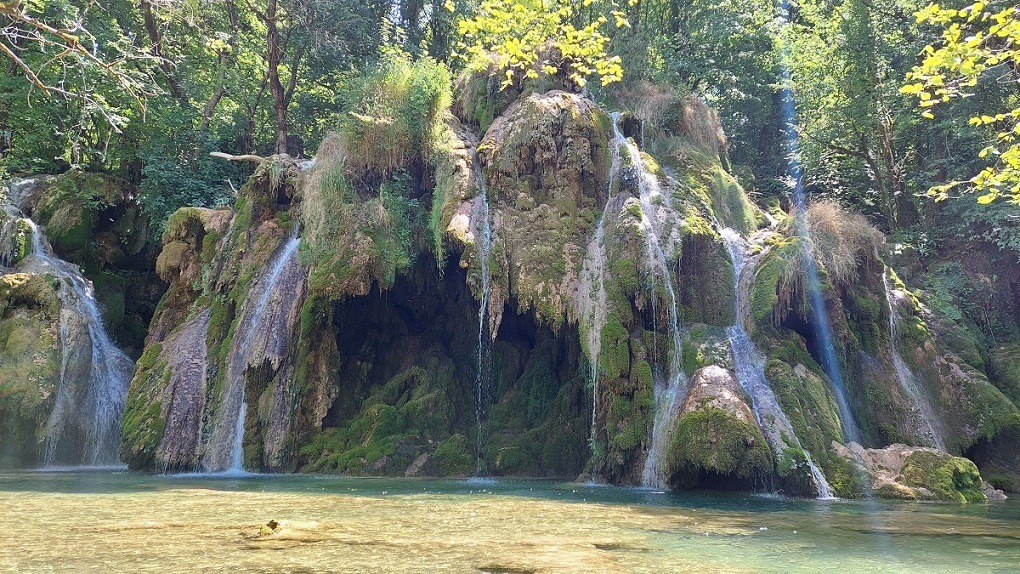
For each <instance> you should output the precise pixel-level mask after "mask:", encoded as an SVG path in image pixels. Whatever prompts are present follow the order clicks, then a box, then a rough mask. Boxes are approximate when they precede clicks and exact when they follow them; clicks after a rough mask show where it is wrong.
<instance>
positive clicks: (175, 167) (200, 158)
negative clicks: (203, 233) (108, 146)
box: [137, 107, 244, 234]
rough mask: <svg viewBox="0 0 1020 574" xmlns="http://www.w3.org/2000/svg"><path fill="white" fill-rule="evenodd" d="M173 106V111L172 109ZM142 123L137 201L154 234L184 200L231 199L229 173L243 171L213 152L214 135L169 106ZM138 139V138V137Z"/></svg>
mask: <svg viewBox="0 0 1020 574" xmlns="http://www.w3.org/2000/svg"><path fill="white" fill-rule="evenodd" d="M175 112H176V113H175ZM156 121H157V120H152V121H151V122H150V125H148V126H146V128H145V129H146V131H149V130H152V132H151V133H150V134H147V135H145V136H144V139H143V140H142V141H143V143H142V145H141V146H140V147H139V148H138V151H137V154H138V159H139V160H140V161H141V162H142V165H143V167H142V176H143V179H142V182H141V185H140V186H139V187H140V191H141V195H140V197H139V202H140V203H141V204H142V209H143V211H144V212H145V214H146V215H148V217H149V221H150V223H151V225H152V228H153V231H154V233H155V234H159V233H160V232H161V231H162V230H163V226H164V224H165V222H166V220H167V218H168V217H170V214H172V213H174V212H175V211H177V209H179V208H181V207H185V206H190V207H220V206H222V205H226V204H227V203H228V202H230V201H231V200H232V199H233V191H232V190H231V188H230V185H229V184H228V183H227V180H228V179H235V180H237V179H239V178H242V177H243V176H244V175H243V174H242V173H241V171H240V168H238V167H237V164H236V163H233V162H225V161H223V160H221V159H216V158H212V157H210V156H209V152H212V151H218V150H219V149H220V145H219V142H218V141H216V139H215V138H214V136H213V135H211V134H209V133H207V132H202V131H199V130H196V129H194V128H193V127H192V125H193V121H194V120H193V119H192V118H190V117H188V116H187V115H186V113H182V112H181V111H180V110H179V109H178V108H176V107H172V108H171V109H170V110H168V111H166V112H164V113H162V114H160V115H159V117H158V121H159V124H160V125H159V126H155V125H152V124H153V123H155V122H156ZM140 139H141V138H140Z"/></svg>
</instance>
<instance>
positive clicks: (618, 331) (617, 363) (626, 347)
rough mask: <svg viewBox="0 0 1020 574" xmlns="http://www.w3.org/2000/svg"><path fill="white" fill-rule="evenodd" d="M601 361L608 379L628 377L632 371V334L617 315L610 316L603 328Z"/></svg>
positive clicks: (603, 371)
mask: <svg viewBox="0 0 1020 574" xmlns="http://www.w3.org/2000/svg"><path fill="white" fill-rule="evenodd" d="M599 362H600V363H601V364H602V369H601V370H602V373H603V374H604V376H605V377H606V378H607V379H618V378H621V377H626V376H627V373H628V372H629V371H630V334H629V333H628V332H627V329H625V328H624V326H623V324H622V323H620V320H619V319H618V318H617V317H616V316H610V317H609V319H608V320H607V321H606V326H605V327H603V328H602V354H601V356H600V358H599Z"/></svg>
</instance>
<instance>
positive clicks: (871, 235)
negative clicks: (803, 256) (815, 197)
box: [804, 200, 883, 284]
mask: <svg viewBox="0 0 1020 574" xmlns="http://www.w3.org/2000/svg"><path fill="white" fill-rule="evenodd" d="M804 215H805V219H806V220H807V226H808V231H809V232H810V235H811V240H812V242H813V243H814V254H815V257H816V258H817V259H818V260H819V262H820V263H821V264H822V266H823V267H824V268H825V270H826V271H827V272H828V274H829V276H830V277H831V278H832V279H833V280H834V281H836V282H838V283H843V284H848V283H850V282H852V281H853V280H854V279H856V276H857V269H858V266H859V264H860V263H861V261H862V260H863V259H864V258H866V257H869V256H870V255H872V254H874V253H876V250H877V248H878V246H879V245H880V244H881V243H882V241H883V239H882V234H881V233H880V232H879V231H878V230H877V229H875V227H874V226H872V225H871V223H869V222H868V220H867V219H866V218H865V217H864V216H863V215H860V214H857V213H852V212H850V211H847V210H845V209H843V208H842V207H841V206H840V205H839V204H838V203H837V202H835V201H828V200H826V201H817V202H814V203H812V204H811V206H810V207H808V209H807V212H806V213H805V214H804Z"/></svg>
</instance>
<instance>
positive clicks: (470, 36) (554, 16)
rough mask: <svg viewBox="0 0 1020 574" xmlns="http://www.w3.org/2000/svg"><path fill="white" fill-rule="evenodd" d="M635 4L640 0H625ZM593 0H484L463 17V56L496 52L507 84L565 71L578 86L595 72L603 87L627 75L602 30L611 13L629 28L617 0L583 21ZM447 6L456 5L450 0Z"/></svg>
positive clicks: (481, 58)
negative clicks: (583, 14)
mask: <svg viewBox="0 0 1020 574" xmlns="http://www.w3.org/2000/svg"><path fill="white" fill-rule="evenodd" d="M627 1H628V4H629V5H634V4H635V3H636V0H627ZM592 3H593V0H581V1H580V2H577V1H575V0H483V2H482V3H481V5H480V6H479V8H478V11H477V12H476V13H475V15H474V17H472V18H468V19H465V20H461V22H460V24H459V32H460V35H461V40H460V42H459V45H458V51H459V56H460V57H461V58H463V59H465V60H467V62H468V63H469V64H471V63H475V62H481V61H485V59H487V58H489V57H494V58H495V59H496V63H497V64H498V65H499V66H500V67H501V68H502V69H504V70H505V72H504V73H505V76H506V77H505V78H504V80H503V87H504V88H506V87H509V86H512V85H519V84H521V83H522V82H523V81H524V80H525V79H537V78H539V77H540V76H542V75H545V76H555V75H557V74H559V73H563V74H564V75H565V76H566V78H567V79H568V80H570V81H571V82H572V83H573V84H574V85H576V86H577V87H582V88H583V87H584V86H585V85H586V84H587V82H588V80H587V78H588V76H591V75H592V74H594V75H596V76H597V77H598V78H599V80H600V82H601V84H602V85H603V86H605V85H607V84H611V83H613V82H618V81H620V80H622V79H623V68H622V67H621V65H620V57H619V56H610V55H609V53H608V51H607V48H608V45H609V37H608V36H607V35H606V34H605V33H604V32H603V29H605V28H607V27H608V26H609V18H610V17H611V18H612V19H613V22H614V24H615V26H616V27H617V28H625V27H629V26H630V24H629V22H628V20H627V15H626V13H625V12H623V11H622V10H621V9H620V6H619V4H618V3H617V2H616V0H613V1H611V2H609V5H608V7H609V10H608V16H607V15H605V14H602V15H598V16H597V17H595V18H593V19H591V21H590V22H588V23H587V24H584V25H575V22H577V21H579V20H580V12H581V9H582V8H590V7H591V6H592ZM447 6H448V7H450V6H452V4H448V5H447Z"/></svg>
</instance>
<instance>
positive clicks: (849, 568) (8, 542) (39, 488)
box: [0, 469, 1020, 574]
mask: <svg viewBox="0 0 1020 574" xmlns="http://www.w3.org/2000/svg"><path fill="white" fill-rule="evenodd" d="M270 520H276V521H279V523H280V527H279V529H278V530H277V531H276V532H275V533H274V534H272V535H268V536H265V535H262V536H260V534H259V531H260V526H262V525H264V524H266V523H267V522H268V521H270ZM0 523H2V525H3V526H2V529H0V572H175V573H180V572H493V573H497V572H498V573H513V574H521V573H527V572H535V573H538V572H599V573H614V572H638V573H642V572H648V573H652V572H654V573H661V572H741V573H744V572H777V573H779V572H782V573H787V572H840V573H841V574H842V573H850V572H932V573H936V572H937V573H940V574H942V573H946V572H954V573H957V572H959V573H962V572H976V573H977V572H980V573H996V572H1003V573H1005V572H1010V573H1015V572H1020V502H1017V501H1008V502H1005V503H996V504H974V505H967V506H960V505H941V504H915V503H872V504H868V505H865V504H863V503H860V502H853V501H816V500H806V499H792V498H782V497H775V496H756V495H749V494H732V495H726V494H718V493H711V494H709V493H682V494H664V493H657V492H652V491H645V490H639V489H630V488H620V487H611V486H594V485H581V484H575V483H563V482H549V481H533V480H459V481H458V480H418V479H369V478H338V477H316V476H282V475H275V476H259V475H251V476H232V477H216V476H208V475H206V476H202V475H192V476H170V477H167V476H152V475H142V474H135V473H129V472H127V471H118V470H109V469H108V470H105V471H102V472H88V471H80V470H73V469H72V470H65V471H62V472H58V471H48V472H0Z"/></svg>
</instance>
